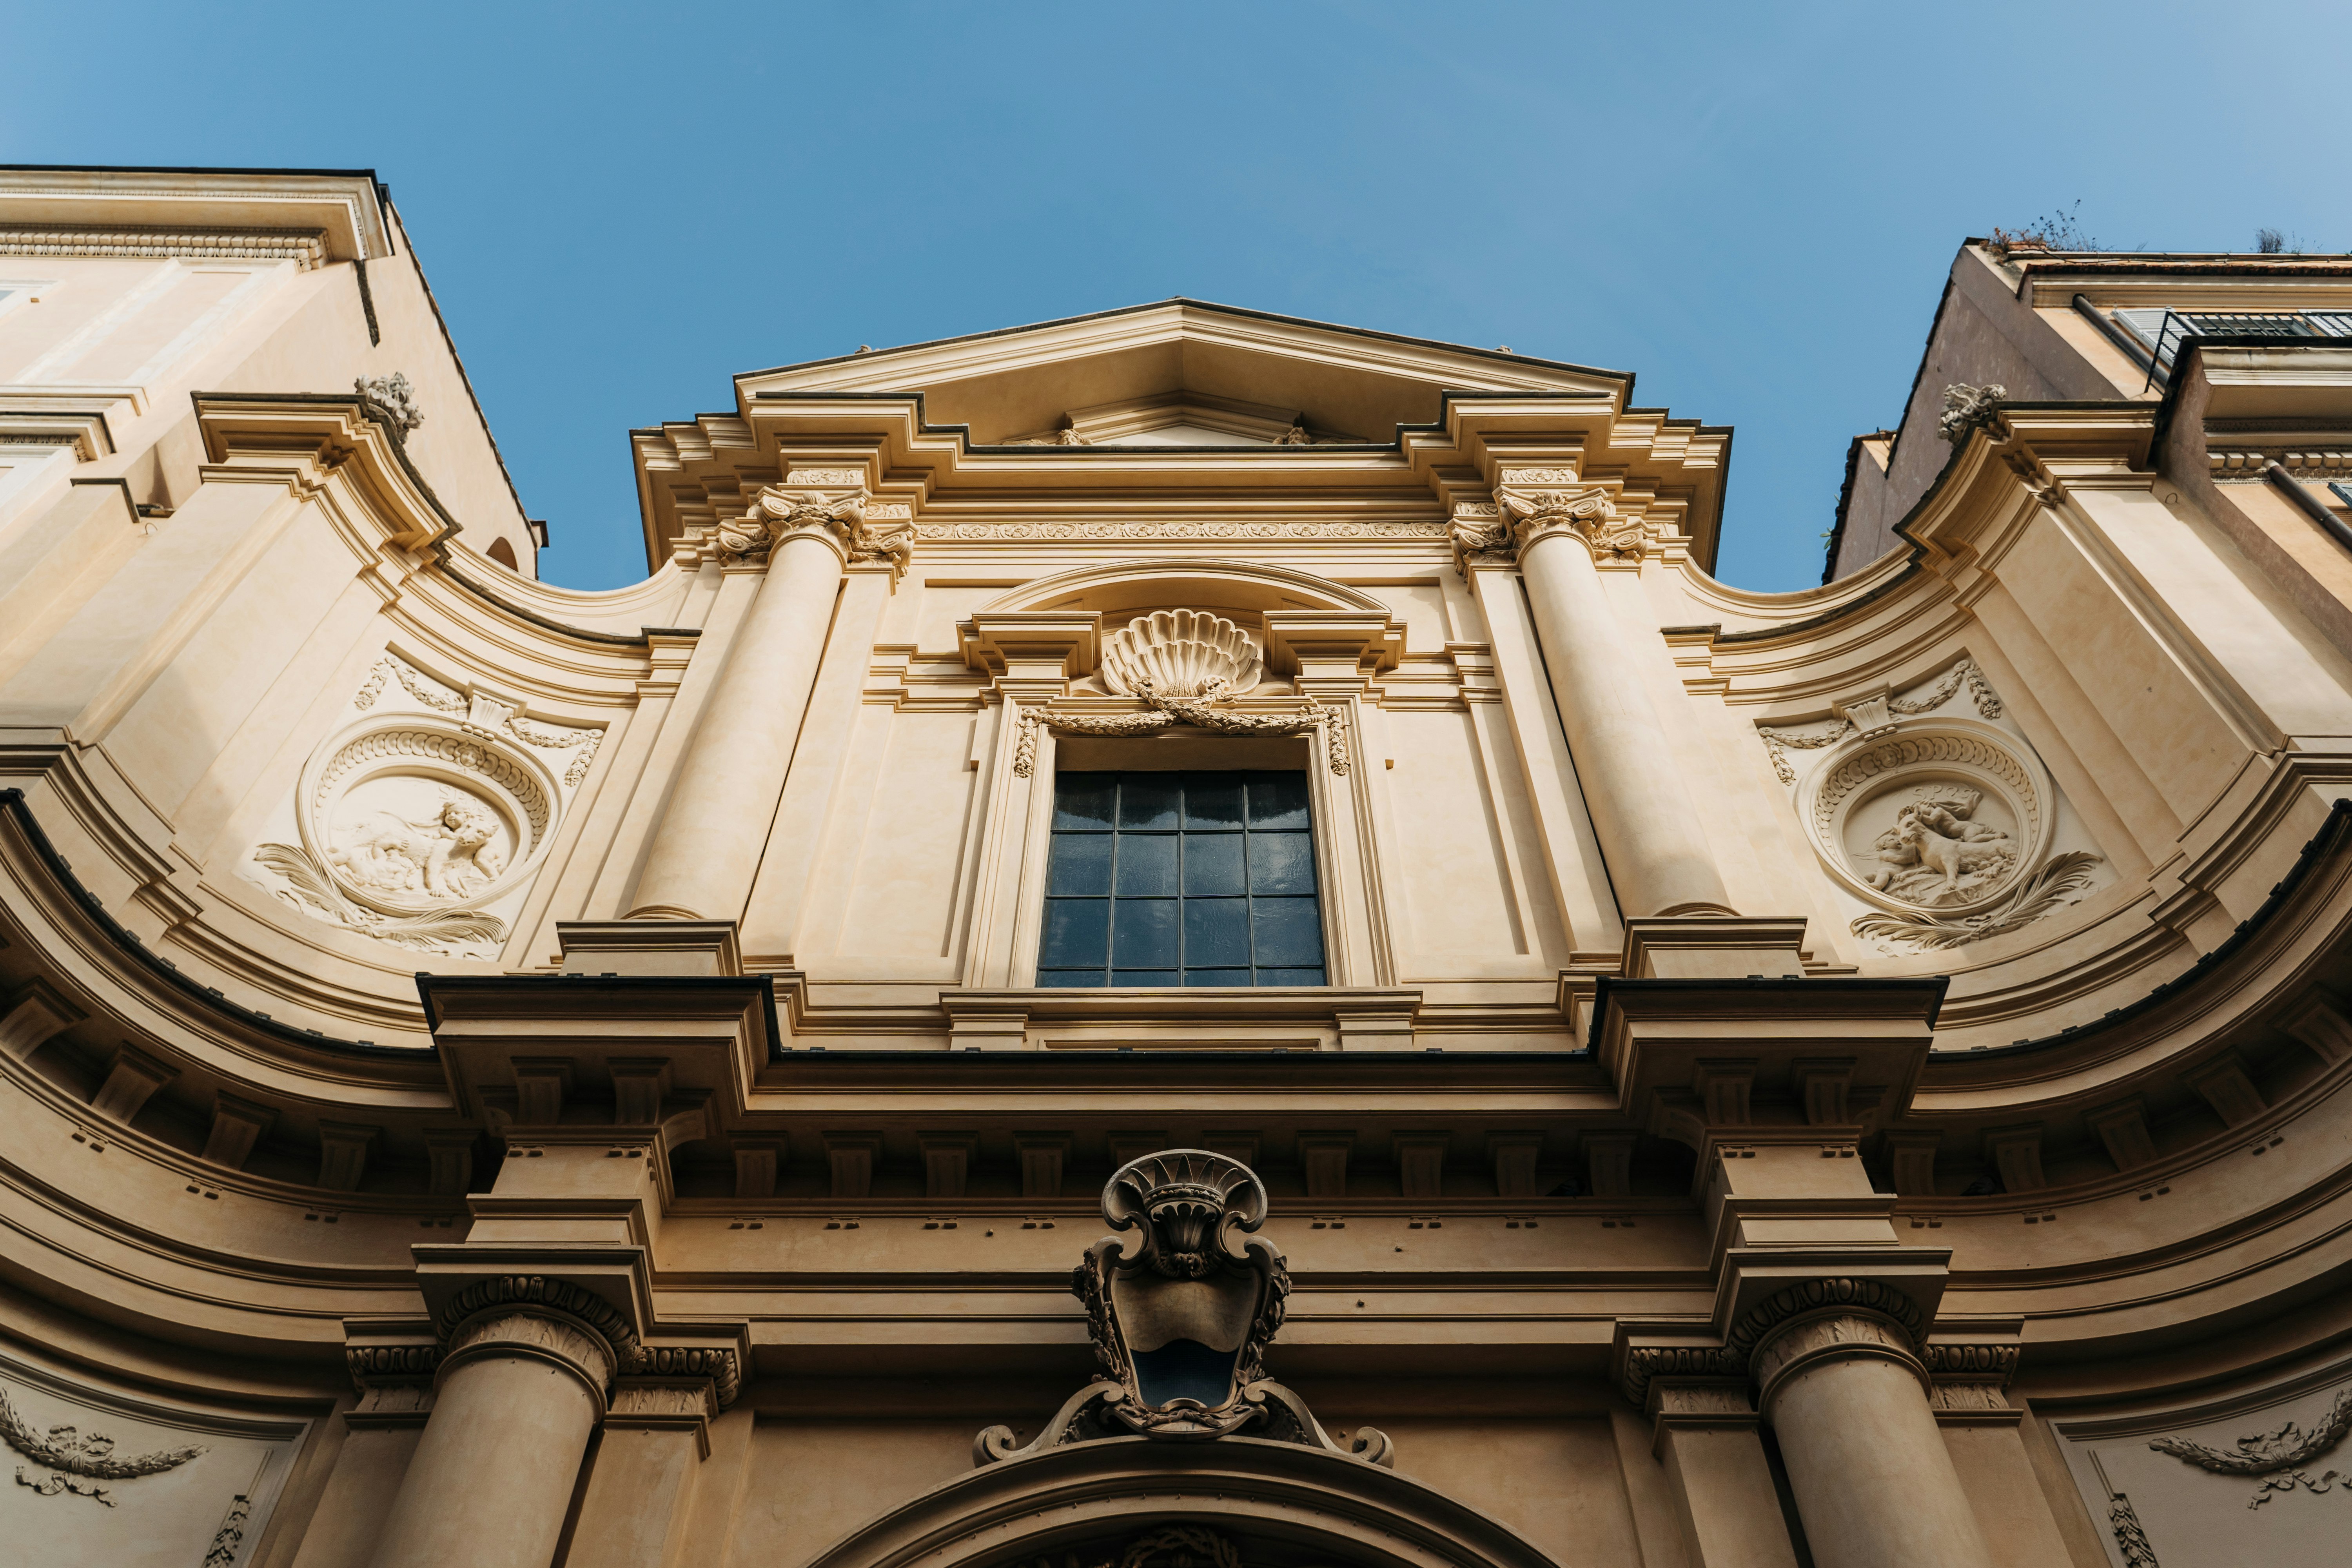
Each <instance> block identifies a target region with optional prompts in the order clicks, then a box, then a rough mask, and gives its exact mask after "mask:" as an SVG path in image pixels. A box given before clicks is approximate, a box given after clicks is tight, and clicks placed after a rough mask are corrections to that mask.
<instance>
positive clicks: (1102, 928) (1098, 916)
mask: <svg viewBox="0 0 2352 1568" xmlns="http://www.w3.org/2000/svg"><path fill="white" fill-rule="evenodd" d="M1109 931H1110V900H1108V899H1047V900H1045V948H1044V950H1043V951H1042V952H1040V953H1039V954H1038V957H1037V963H1038V965H1039V967H1041V968H1046V969H1071V968H1076V967H1078V966H1080V965H1083V964H1089V963H1091V964H1095V965H1097V966H1099V965H1101V964H1103V963H1106V962H1108V960H1109V957H1110V951H1109V946H1108V937H1109Z"/></svg>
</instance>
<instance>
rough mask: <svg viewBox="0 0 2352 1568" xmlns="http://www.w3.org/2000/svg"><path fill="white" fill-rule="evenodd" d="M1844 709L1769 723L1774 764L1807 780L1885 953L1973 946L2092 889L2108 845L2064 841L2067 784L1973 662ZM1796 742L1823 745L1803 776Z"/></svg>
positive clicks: (1811, 803)
mask: <svg viewBox="0 0 2352 1568" xmlns="http://www.w3.org/2000/svg"><path fill="white" fill-rule="evenodd" d="M1963 697H1965V698H1966V700H1967V701H1966V707H1963V706H1962V705H1961V703H1960V699H1962V698H1963ZM1969 707H1972V708H1973V709H1974V710H1975V712H1974V713H1973V714H1970V713H1969V712H1968V711H1967V708H1969ZM1836 712H1837V717H1836V719H1835V720H1834V721H1832V722H1831V723H1830V724H1828V725H1826V726H1823V727H1821V728H1818V729H1813V728H1808V729H1796V730H1775V729H1763V728H1759V731H1758V733H1759V738H1760V739H1761V740H1762V741H1763V742H1764V746H1765V751H1766V752H1767V754H1768V755H1769V756H1770V758H1771V760H1772V766H1773V770H1774V772H1775V773H1778V774H1779V775H1780V779H1781V781H1782V782H1783V783H1788V784H1795V785H1796V786H1797V790H1796V805H1797V813H1798V816H1799V817H1800V819H1801V821H1802V822H1803V824H1804V826H1805V828H1806V830H1807V834H1808V837H1810V838H1811V841H1812V844H1813V847H1814V850H1815V852H1816V853H1817V854H1818V855H1819V856H1820V858H1821V861H1822V866H1823V867H1824V868H1826V869H1827V870H1828V871H1829V873H1830V875H1831V876H1832V879H1835V880H1837V881H1838V882H1839V883H1840V884H1841V885H1843V887H1844V888H1845V889H1847V890H1848V891H1849V892H1851V893H1853V895H1854V896H1855V897H1856V898H1858V899H1859V900H1862V901H1863V902H1864V903H1866V904H1869V905H1872V906H1874V908H1873V910H1872V911H1871V912H1868V913H1865V914H1864V915H1861V916H1859V917H1858V918H1856V919H1855V920H1854V921H1853V931H1854V934H1855V935H1857V936H1859V937H1861V938H1863V939H1864V941H1867V942H1871V943H1873V944H1874V945H1875V946H1876V947H1878V948H1879V949H1880V951H1882V952H1934V951H1938V950H1942V949H1948V948H1955V947H1964V946H1966V945H1968V944H1969V943H1971V942H1982V941H1984V940H1986V939H1987V938H1990V937H1994V936H1999V935H2001V934H2003V933H2005V932H2008V931H2017V930H2019V929H2021V928H2022V927H2024V926H2026V925H2030V924H2032V922H2033V921H2037V920H2040V919H2042V918H2043V917H2044V916H2046V915H2048V914H2050V913H2051V912H2053V910H2057V909H2059V908H2062V907H2063V906H2064V905H2066V904H2068V903H2072V902H2075V901H2077V900H2080V899H2081V898H2082V897H2083V896H2084V893H2085V892H2087V891H2088V890H2089V889H2090V888H2091V886H2092V884H2093V882H2094V881H2095V877H2096V873H2095V870H2094V869H2093V868H2095V866H2096V865H2097V864H2098V863H2099V857H2098V856H2096V855H2095V854H2092V853H2090V852H2088V851H2086V850H2078V849H2073V850H2063V851H2060V850H2056V849H2054V847H2053V840H2054V837H2055V834H2056V830H2057V824H2058V795H2057V790H2056V788H2055V786H2054V785H2053V784H2052V783H2051V781H2050V776H2049V774H2048V773H2047V772H2046V771H2045V770H2044V769H2043V768H2042V763H2041V761H2040V759H2039V758H2037V757H2035V756H2034V755H2033V752H2032V748H2031V747H2030V746H2028V745H2026V744H2025V743H2024V742H2022V741H2021V740H2020V739H2019V738H2018V737H2017V736H2015V735H2012V734H2011V733H2010V732H2009V731H2006V730H2004V729H2002V728H2001V727H2000V725H1999V724H1997V723H1994V722H1993V721H1994V720H1996V719H1998V718H1999V717H2000V714H2001V703H2000V698H1999V697H1998V696H1997V695H1995V693H1994V692H1993V689H1992V687H1991V684H1990V682H1989V681H1988V680H1986V679H1985V676H1984V672H1983V671H1982V670H1981V669H1979V668H1978V667H1977V664H1976V661H1975V660H1973V659H1970V658H1961V659H1959V660H1958V661H1957V662H1956V663H1954V664H1952V665H1951V666H1950V667H1949V668H1947V669H1946V670H1945V671H1944V672H1943V673H1942V675H1941V676H1939V677H1937V679H1934V680H1932V681H1928V682H1927V683H1924V684H1923V685H1921V686H1919V687H1916V688H1915V689H1912V690H1911V691H1909V692H1908V693H1907V694H1906V693H1902V692H1892V691H1888V690H1885V689H1880V690H1879V691H1877V692H1874V693H1872V694H1870V695H1867V696H1863V697H1856V698H1853V699H1851V700H1847V701H1844V702H1842V703H1839V704H1837V705H1836ZM1792 751H1798V752H1803V751H1820V752H1823V755H1822V757H1821V758H1820V759H1818V760H1817V761H1816V762H1814V763H1812V765H1811V767H1810V768H1808V769H1807V770H1805V772H1804V773H1803V774H1802V776H1800V774H1799V770H1798V768H1797V766H1796V764H1795V763H1794V762H1793V760H1792V759H1791V757H1790V752H1792Z"/></svg>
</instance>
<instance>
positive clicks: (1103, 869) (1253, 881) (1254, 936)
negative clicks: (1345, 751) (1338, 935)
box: [1037, 772, 1325, 986]
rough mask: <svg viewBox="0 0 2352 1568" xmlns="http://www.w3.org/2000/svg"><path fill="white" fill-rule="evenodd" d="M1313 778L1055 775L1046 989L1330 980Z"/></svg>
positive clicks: (1041, 959)
mask: <svg viewBox="0 0 2352 1568" xmlns="http://www.w3.org/2000/svg"><path fill="white" fill-rule="evenodd" d="M1324 975H1325V970H1324V966H1323V928H1322V920H1321V914H1320V910H1318V906H1317V901H1316V883H1315V841H1314V832H1313V825H1312V823H1311V821H1310V820H1309V815H1308V808H1307V777H1306V775H1305V774H1304V773H1291V772H1247V773H1063V774H1061V775H1059V776H1058V777H1057V778H1056V779H1055V790H1054V825H1053V844H1052V848H1051V852H1050V855H1049V857H1048V859H1047V863H1046V873H1045V935H1044V939H1043V941H1042V942H1041V944H1040V948H1039V952H1038V972H1037V983H1038V984H1040V985H1049V986H1102V985H1122V986H1159V985H1167V986H1178V985H1320V984H1324Z"/></svg>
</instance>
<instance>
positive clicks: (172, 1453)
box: [0, 1389, 207, 1508]
mask: <svg viewBox="0 0 2352 1568" xmlns="http://www.w3.org/2000/svg"><path fill="white" fill-rule="evenodd" d="M0 1441H5V1443H6V1444H7V1445H8V1447H11V1448H14V1449H16V1452H18V1453H19V1454H22V1455H23V1456H24V1457H25V1458H27V1459H30V1460H32V1461H33V1464H32V1470H33V1471H35V1472H37V1471H40V1470H47V1472H48V1474H47V1475H46V1476H44V1475H39V1474H37V1473H29V1472H28V1471H27V1469H26V1467H25V1466H23V1465H19V1466H17V1467H16V1484H17V1485H18V1486H20V1487H30V1488H31V1489H33V1490H34V1491H35V1492H37V1493H38V1494H39V1495H41V1496H42V1497H55V1496H57V1495H58V1493H60V1492H71V1493H73V1494H74V1495H75V1496H77V1497H86V1498H89V1499H90V1500H92V1501H94V1502H100V1503H103V1504H105V1505H106V1506H107V1507H108V1508H112V1507H114V1506H115V1502H114V1491H113V1489H112V1488H111V1487H102V1486H100V1485H99V1484H98V1483H99V1482H100V1481H126V1480H134V1479H138V1478H139V1477H141V1476H159V1475H162V1474H163V1472H164V1471H166V1470H175V1469H178V1468H180V1467H181V1466H182V1465H184V1464H186V1463H187V1462H188V1461H189V1460H190V1459H193V1458H195V1457H196V1456H197V1455H199V1454H202V1453H205V1452H207V1450H206V1449H205V1446H204V1445H203V1444H201V1443H197V1444H193V1445H191V1446H190V1447H185V1448H165V1449H159V1450H157V1451H156V1452H154V1453H152V1454H118V1453H116V1452H115V1451H114V1439H113V1438H111V1437H110V1436H107V1435H106V1434H104V1433H103V1432H84V1431H82V1430H81V1429H80V1428H79V1427H77V1426H62V1425H61V1426H51V1427H49V1428H48V1429H47V1430H46V1431H41V1430H37V1429H36V1428H35V1427H34V1426H33V1424H32V1422H31V1421H29V1420H27V1419H26V1417H25V1416H24V1415H22V1414H20V1413H19V1412H18V1411H17V1409H16V1405H13V1404H11V1403H10V1402H9V1399H8V1394H7V1392H6V1390H5V1389H0Z"/></svg>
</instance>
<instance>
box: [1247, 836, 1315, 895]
mask: <svg viewBox="0 0 2352 1568" xmlns="http://www.w3.org/2000/svg"><path fill="white" fill-rule="evenodd" d="M1249 869H1250V879H1249V881H1250V891H1251V892H1253V893H1311V892H1313V891H1314V890H1315V839H1314V837H1313V835H1311V834H1306V833H1253V834H1251V835H1250V836H1249Z"/></svg>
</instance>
